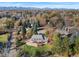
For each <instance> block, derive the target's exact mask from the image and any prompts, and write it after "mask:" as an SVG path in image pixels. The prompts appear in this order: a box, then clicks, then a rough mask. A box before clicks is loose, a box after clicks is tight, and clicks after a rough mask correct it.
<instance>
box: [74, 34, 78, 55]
mask: <svg viewBox="0 0 79 59" xmlns="http://www.w3.org/2000/svg"><path fill="white" fill-rule="evenodd" d="M75 51H76V54H79V36H77V37H76V39H75Z"/></svg>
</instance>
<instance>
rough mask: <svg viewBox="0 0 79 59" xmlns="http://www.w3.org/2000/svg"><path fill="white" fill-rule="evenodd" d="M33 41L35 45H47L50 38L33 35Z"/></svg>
mask: <svg viewBox="0 0 79 59" xmlns="http://www.w3.org/2000/svg"><path fill="white" fill-rule="evenodd" d="M31 41H32V42H34V43H44V44H46V43H47V42H48V38H47V37H45V36H44V35H42V34H40V35H33V36H32V37H31Z"/></svg>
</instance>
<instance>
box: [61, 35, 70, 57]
mask: <svg viewBox="0 0 79 59" xmlns="http://www.w3.org/2000/svg"><path fill="white" fill-rule="evenodd" d="M62 46H63V47H62V48H63V55H65V56H68V55H69V38H68V37H67V36H66V37H64V38H63V42H62Z"/></svg>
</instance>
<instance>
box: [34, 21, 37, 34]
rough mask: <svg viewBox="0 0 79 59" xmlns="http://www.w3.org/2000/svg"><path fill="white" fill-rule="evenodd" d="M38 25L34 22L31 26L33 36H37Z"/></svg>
mask: <svg viewBox="0 0 79 59" xmlns="http://www.w3.org/2000/svg"><path fill="white" fill-rule="evenodd" d="M37 28H38V25H37V23H36V22H34V24H33V33H34V34H37V31H38V29H37Z"/></svg>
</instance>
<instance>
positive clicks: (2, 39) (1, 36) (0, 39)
mask: <svg viewBox="0 0 79 59" xmlns="http://www.w3.org/2000/svg"><path fill="white" fill-rule="evenodd" d="M8 36H9V34H8V33H7V34H3V35H0V42H2V43H5V42H6V41H7V39H8Z"/></svg>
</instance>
